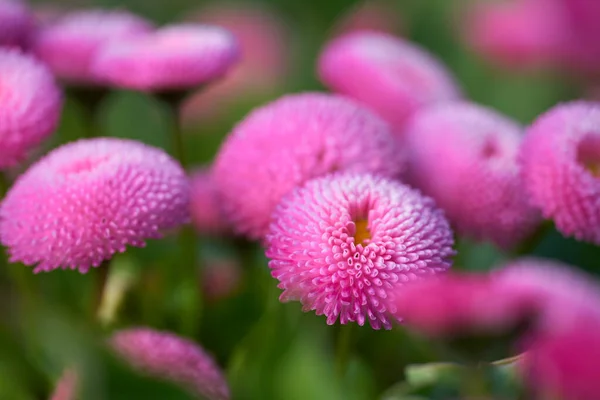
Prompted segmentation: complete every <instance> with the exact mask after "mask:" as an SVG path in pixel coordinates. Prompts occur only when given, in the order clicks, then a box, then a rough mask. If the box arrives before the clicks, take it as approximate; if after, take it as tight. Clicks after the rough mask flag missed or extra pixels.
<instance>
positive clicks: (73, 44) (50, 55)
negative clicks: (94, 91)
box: [34, 10, 152, 84]
mask: <svg viewBox="0 0 600 400" xmlns="http://www.w3.org/2000/svg"><path fill="white" fill-rule="evenodd" d="M151 30H152V25H151V24H150V23H149V22H148V21H146V20H144V19H142V18H140V17H138V16H136V15H133V14H131V13H128V12H125V11H104V10H86V11H76V12H72V13H69V14H66V15H64V16H63V17H62V18H60V19H59V20H58V21H56V22H55V23H53V24H49V25H47V26H44V27H43V28H42V29H41V30H40V32H39V33H38V35H37V37H36V39H35V43H34V51H35V53H36V54H37V55H38V56H39V57H40V58H41V59H42V60H43V61H44V62H45V63H46V64H48V66H49V67H50V69H52V71H53V72H54V74H55V75H56V76H57V77H59V78H60V79H62V80H65V81H67V82H69V83H76V84H97V83H101V82H99V81H98V80H97V79H96V77H95V76H94V75H93V73H92V71H91V66H92V62H93V60H94V59H95V57H96V56H97V53H98V51H99V50H100V49H101V48H103V47H104V46H105V45H107V44H108V43H111V42H113V41H118V42H120V41H123V40H125V39H127V38H132V37H139V36H143V35H147V34H149V33H150V31H151Z"/></svg>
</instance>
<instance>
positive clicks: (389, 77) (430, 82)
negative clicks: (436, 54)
mask: <svg viewBox="0 0 600 400" xmlns="http://www.w3.org/2000/svg"><path fill="white" fill-rule="evenodd" d="M318 69H319V77H320V79H321V81H322V82H323V83H324V84H325V85H326V86H327V87H329V88H330V89H331V90H333V91H335V92H338V93H341V94H344V95H347V96H349V97H353V98H355V99H357V100H359V101H361V102H362V103H364V104H366V105H368V106H369V107H371V108H372V109H373V110H374V111H376V112H378V113H379V114H380V115H381V116H382V117H384V118H385V119H386V120H388V121H389V122H390V123H391V124H392V125H393V126H394V127H395V128H396V130H397V133H401V131H402V128H403V127H404V124H405V122H406V120H407V119H408V117H409V116H410V115H412V114H413V113H414V112H415V111H417V110H418V109H419V108H421V107H423V106H425V105H431V104H435V103H439V102H444V101H449V100H455V99H457V98H458V97H459V96H460V94H459V90H458V88H457V86H456V84H455V82H454V80H453V78H452V77H451V76H450V74H449V73H448V72H447V71H446V69H445V68H444V67H443V66H442V64H441V63H440V62H439V61H437V60H436V59H435V58H433V57H432V56H431V55H430V54H429V53H427V52H426V51H425V50H423V49H421V48H419V47H417V46H416V45H414V44H411V43H409V42H407V41H404V40H402V39H400V38H396V37H394V36H391V35H387V34H384V33H377V32H355V33H350V34H348V35H345V36H342V37H340V38H337V39H334V40H333V41H332V42H331V43H329V44H328V45H327V46H326V47H325V49H324V50H323V52H322V54H321V57H320V59H319V66H318Z"/></svg>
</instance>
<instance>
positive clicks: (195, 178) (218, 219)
mask: <svg viewBox="0 0 600 400" xmlns="http://www.w3.org/2000/svg"><path fill="white" fill-rule="evenodd" d="M190 213H191V217H192V224H193V225H194V228H196V231H198V232H199V233H204V234H215V233H223V232H225V231H226V230H227V222H226V221H225V218H224V217H223V215H222V213H221V208H220V204H219V199H218V197H217V188H216V184H215V182H214V179H213V173H212V171H211V170H210V169H209V168H202V169H198V170H196V171H194V172H193V173H192V174H191V177H190Z"/></svg>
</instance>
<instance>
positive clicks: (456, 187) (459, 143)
mask: <svg viewBox="0 0 600 400" xmlns="http://www.w3.org/2000/svg"><path fill="white" fill-rule="evenodd" d="M521 134H522V128H521V127H520V126H518V125H517V124H516V123H515V122H513V121H512V120H510V119H508V118H506V117H504V116H502V115H499V114H497V113H496V112H494V111H492V110H489V109H487V108H484V107H481V106H477V105H474V104H469V103H452V104H444V105H439V106H435V107H431V108H428V109H426V110H423V111H421V112H420V113H418V114H417V115H416V116H415V118H414V119H413V120H412V121H411V122H410V123H409V124H408V126H407V130H406V142H407V146H408V148H409V149H410V151H409V154H410V155H409V169H410V176H411V177H410V179H411V183H413V184H415V185H416V186H417V187H418V188H420V189H421V190H423V192H424V193H425V194H427V195H429V196H431V197H433V198H434V199H435V201H436V203H437V204H438V205H439V206H440V207H441V208H443V209H444V211H446V215H447V216H448V219H450V221H451V222H452V223H453V224H454V225H455V226H456V227H457V230H458V231H459V232H461V233H462V234H466V235H470V236H472V237H474V238H476V239H487V240H491V241H493V242H495V243H496V244H498V245H499V246H502V247H512V246H514V245H515V244H517V243H519V241H521V240H522V239H524V238H526V237H527V236H528V235H529V234H531V233H532V232H533V230H534V229H535V227H536V226H537V225H538V223H539V222H540V216H539V213H538V212H537V210H536V209H534V208H533V207H531V206H530V205H529V203H528V199H527V195H526V193H525V188H524V185H523V182H522V180H521V177H520V175H519V167H518V163H517V156H518V152H519V148H520V145H521Z"/></svg>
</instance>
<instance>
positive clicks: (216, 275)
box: [202, 259, 242, 301]
mask: <svg viewBox="0 0 600 400" xmlns="http://www.w3.org/2000/svg"><path fill="white" fill-rule="evenodd" d="M241 278H242V268H241V265H240V263H239V262H238V261H237V260H236V259H216V260H209V261H207V262H206V263H204V265H203V270H202V293H204V296H205V297H206V298H207V299H209V300H213V301H215V300H220V299H224V298H227V297H229V296H230V295H231V294H232V293H234V292H235V291H236V290H237V289H238V288H239V286H240V284H241V281H242V279H241Z"/></svg>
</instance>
